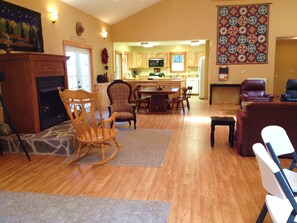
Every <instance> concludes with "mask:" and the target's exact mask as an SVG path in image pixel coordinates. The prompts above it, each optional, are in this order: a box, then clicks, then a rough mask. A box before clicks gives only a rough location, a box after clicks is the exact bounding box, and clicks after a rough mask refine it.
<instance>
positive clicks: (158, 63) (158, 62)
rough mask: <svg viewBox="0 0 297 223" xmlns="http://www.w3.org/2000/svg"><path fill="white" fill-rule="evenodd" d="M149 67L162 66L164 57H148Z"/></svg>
mask: <svg viewBox="0 0 297 223" xmlns="http://www.w3.org/2000/svg"><path fill="white" fill-rule="evenodd" d="M148 64H149V67H163V66H164V59H149V61H148Z"/></svg>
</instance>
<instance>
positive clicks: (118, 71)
mask: <svg viewBox="0 0 297 223" xmlns="http://www.w3.org/2000/svg"><path fill="white" fill-rule="evenodd" d="M122 56H123V55H122V52H121V51H115V80H118V79H122V77H123V76H122V73H123V59H122Z"/></svg>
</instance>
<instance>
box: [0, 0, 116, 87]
mask: <svg viewBox="0 0 297 223" xmlns="http://www.w3.org/2000/svg"><path fill="white" fill-rule="evenodd" d="M8 2H10V3H13V4H16V5H19V6H22V7H25V8H28V9H31V10H34V11H36V12H39V13H41V22H42V33H43V43H44V51H45V53H49V54H58V55H61V54H64V52H63V44H62V42H63V40H71V41H75V42H77V43H84V44H88V45H90V46H91V47H92V48H93V65H94V66H93V67H94V72H93V73H94V77H93V80H94V81H96V76H97V75H98V74H103V73H104V72H105V71H104V67H103V64H102V62H101V51H102V49H103V48H104V47H105V48H107V49H108V52H109V56H110V57H109V59H110V61H109V63H108V65H109V67H110V69H109V72H108V74H109V76H113V66H111V65H112V64H113V57H112V49H113V46H112V42H111V37H110V35H111V28H110V25H108V24H106V23H103V22H102V21H100V20H98V19H96V18H94V17H92V16H90V15H87V14H85V13H83V12H81V11H79V10H78V9H75V8H73V7H71V6H69V5H67V4H65V3H63V2H62V1H59V0H8ZM51 7H53V8H55V9H56V10H57V11H58V14H59V18H58V21H57V22H56V23H55V24H53V23H52V22H51V21H50V19H49V13H48V11H49V8H51ZM78 21H80V22H81V23H82V25H83V27H84V29H85V31H84V33H83V34H82V35H81V36H80V37H78V36H77V34H76V29H75V25H76V22H78ZM102 30H106V31H107V32H108V34H109V36H108V37H107V38H106V39H105V40H103V39H102V37H101V31H102ZM0 53H4V51H1V50H0Z"/></svg>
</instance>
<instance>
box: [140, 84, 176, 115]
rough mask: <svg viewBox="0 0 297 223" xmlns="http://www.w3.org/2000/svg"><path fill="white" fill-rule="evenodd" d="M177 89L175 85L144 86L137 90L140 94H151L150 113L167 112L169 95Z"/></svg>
mask: <svg viewBox="0 0 297 223" xmlns="http://www.w3.org/2000/svg"><path fill="white" fill-rule="evenodd" d="M178 91H179V88H177V87H172V88H170V87H164V88H161V87H146V88H143V89H141V90H139V92H140V93H142V94H147V95H151V101H150V106H149V112H150V113H167V112H169V110H170V103H169V96H168V95H170V94H174V93H176V92H178Z"/></svg>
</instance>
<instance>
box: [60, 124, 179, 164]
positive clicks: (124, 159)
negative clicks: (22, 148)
mask: <svg viewBox="0 0 297 223" xmlns="http://www.w3.org/2000/svg"><path fill="white" fill-rule="evenodd" d="M173 133H174V130H172V129H133V128H124V129H119V134H118V136H117V137H116V138H117V140H118V142H119V143H120V144H122V146H123V147H122V150H121V151H120V152H119V154H118V155H117V156H116V157H115V158H114V160H112V161H110V162H109V163H107V164H106V165H120V166H150V167H161V166H162V164H163V161H164V158H165V155H166V151H167V148H168V146H169V143H170V140H171V137H172V135H173ZM109 152H110V153H112V152H113V150H110V151H109ZM73 158H74V155H71V156H70V157H68V158H67V159H66V160H65V161H64V162H66V163H67V162H69V161H70V160H72V159H73ZM100 159H101V155H100V150H96V149H95V150H93V151H92V152H90V153H89V154H88V155H87V156H86V157H84V158H82V159H81V160H79V161H78V162H76V163H77V164H92V163H94V162H95V161H98V160H100Z"/></svg>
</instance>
